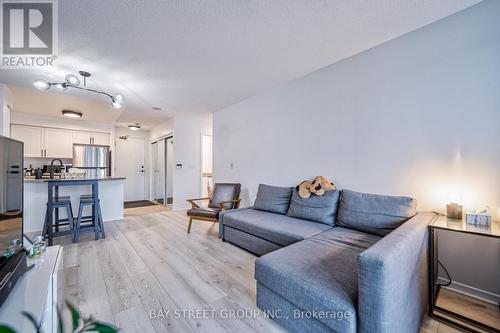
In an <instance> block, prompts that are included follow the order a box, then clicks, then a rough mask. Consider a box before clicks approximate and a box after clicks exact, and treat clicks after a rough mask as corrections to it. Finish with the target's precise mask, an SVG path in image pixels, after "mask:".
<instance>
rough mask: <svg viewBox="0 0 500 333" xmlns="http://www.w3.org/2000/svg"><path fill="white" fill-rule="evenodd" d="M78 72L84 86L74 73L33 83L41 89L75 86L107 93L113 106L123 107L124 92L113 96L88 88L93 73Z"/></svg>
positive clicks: (95, 91) (37, 80)
mask: <svg viewBox="0 0 500 333" xmlns="http://www.w3.org/2000/svg"><path fill="white" fill-rule="evenodd" d="M78 73H79V74H80V75H81V76H82V77H83V87H80V83H81V81H80V79H79V78H78V76H76V75H74V74H68V75H66V77H65V79H64V81H54V82H49V81H46V80H42V79H36V80H35V81H34V82H33V84H34V86H35V87H36V88H37V89H40V90H48V89H50V87H52V86H55V87H56V88H58V89H60V90H66V89H67V88H75V89H80V90H85V91H88V92H92V93H96V94H101V95H105V96H108V97H109V98H110V99H111V104H112V105H113V108H115V109H121V108H122V104H121V102H123V101H124V100H125V98H124V97H123V95H122V94H116V95H115V96H113V95H111V94H109V93H107V92H105V91H102V90H96V89H91V88H87V78H89V77H90V76H91V74H90V73H89V72H85V71H79V72H78Z"/></svg>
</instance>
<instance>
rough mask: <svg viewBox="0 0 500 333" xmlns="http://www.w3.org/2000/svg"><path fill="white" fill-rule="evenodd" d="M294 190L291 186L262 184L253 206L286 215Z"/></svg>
mask: <svg viewBox="0 0 500 333" xmlns="http://www.w3.org/2000/svg"><path fill="white" fill-rule="evenodd" d="M292 190H293V189H292V188H291V187H279V186H270V185H265V184H260V185H259V190H258V191H257V197H256V198H255V203H254V205H253V208H254V209H258V210H263V211H266V212H271V213H278V214H283V215H284V214H286V212H287V211H288V207H289V206H290V198H291V196H292Z"/></svg>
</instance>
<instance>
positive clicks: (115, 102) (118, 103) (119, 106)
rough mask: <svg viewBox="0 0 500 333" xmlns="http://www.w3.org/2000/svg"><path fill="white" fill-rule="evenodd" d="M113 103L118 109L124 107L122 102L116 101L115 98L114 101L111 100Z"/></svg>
mask: <svg viewBox="0 0 500 333" xmlns="http://www.w3.org/2000/svg"><path fill="white" fill-rule="evenodd" d="M111 105H113V108H114V109H117V110H118V109H121V108H122V105H121V104H120V102H118V101H115V100H113V101H112V102H111Z"/></svg>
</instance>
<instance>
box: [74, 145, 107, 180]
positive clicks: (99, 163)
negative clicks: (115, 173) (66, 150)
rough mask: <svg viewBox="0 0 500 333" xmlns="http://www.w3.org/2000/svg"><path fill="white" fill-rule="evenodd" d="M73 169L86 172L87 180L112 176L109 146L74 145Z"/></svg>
mask: <svg viewBox="0 0 500 333" xmlns="http://www.w3.org/2000/svg"><path fill="white" fill-rule="evenodd" d="M73 168H76V169H82V170H85V176H86V177H87V178H102V177H107V176H111V150H110V149H109V146H99V145H83V144H73Z"/></svg>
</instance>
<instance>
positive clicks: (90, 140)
mask: <svg viewBox="0 0 500 333" xmlns="http://www.w3.org/2000/svg"><path fill="white" fill-rule="evenodd" d="M73 143H81V144H86V145H102V146H109V134H108V133H98V132H85V131H73Z"/></svg>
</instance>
